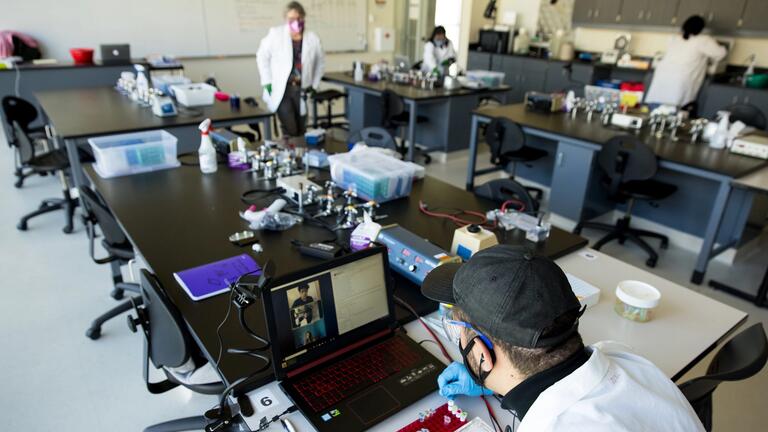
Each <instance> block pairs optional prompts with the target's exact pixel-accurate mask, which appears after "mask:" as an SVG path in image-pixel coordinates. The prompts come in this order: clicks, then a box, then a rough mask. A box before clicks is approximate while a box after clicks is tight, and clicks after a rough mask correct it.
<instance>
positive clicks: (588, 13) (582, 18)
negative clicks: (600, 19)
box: [573, 0, 597, 24]
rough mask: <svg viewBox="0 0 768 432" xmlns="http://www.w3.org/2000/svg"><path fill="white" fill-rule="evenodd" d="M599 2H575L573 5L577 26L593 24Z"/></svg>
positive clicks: (578, 0)
mask: <svg viewBox="0 0 768 432" xmlns="http://www.w3.org/2000/svg"><path fill="white" fill-rule="evenodd" d="M596 6H597V0H575V3H574V5H573V22H574V23H576V24H582V23H591V22H592V18H594V16H595V7H596Z"/></svg>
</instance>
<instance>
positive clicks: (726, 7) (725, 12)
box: [683, 0, 768, 34]
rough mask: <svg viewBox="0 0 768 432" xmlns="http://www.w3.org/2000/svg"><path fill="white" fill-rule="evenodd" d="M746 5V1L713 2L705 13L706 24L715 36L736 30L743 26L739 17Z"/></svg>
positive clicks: (757, 0)
mask: <svg viewBox="0 0 768 432" xmlns="http://www.w3.org/2000/svg"><path fill="white" fill-rule="evenodd" d="M750 2H751V3H754V2H758V3H766V2H768V1H766V0H750ZM746 4H747V0H727V1H724V0H713V1H712V2H711V3H710V5H709V10H708V12H707V16H706V18H707V20H708V22H707V24H708V25H709V26H711V27H712V30H713V31H714V32H715V34H718V33H727V32H729V31H735V30H738V28H739V26H740V25H742V24H743V22H742V19H741V16H742V13H743V12H744V6H746ZM683 19H685V18H683ZM763 19H765V16H763Z"/></svg>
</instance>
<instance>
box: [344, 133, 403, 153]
mask: <svg viewBox="0 0 768 432" xmlns="http://www.w3.org/2000/svg"><path fill="white" fill-rule="evenodd" d="M348 141H349V142H352V143H357V142H360V141H363V142H365V145H367V146H368V147H379V148H385V149H389V150H394V151H397V141H395V137H393V136H392V134H391V133H390V132H389V131H388V130H386V129H384V128H381V127H367V128H364V129H361V130H360V131H358V132H356V133H353V134H352V135H351V136H350V138H349V139H348Z"/></svg>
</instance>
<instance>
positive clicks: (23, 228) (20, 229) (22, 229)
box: [16, 222, 28, 231]
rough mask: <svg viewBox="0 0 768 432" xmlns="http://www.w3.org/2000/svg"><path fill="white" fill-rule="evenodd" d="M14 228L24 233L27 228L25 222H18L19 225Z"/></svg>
mask: <svg viewBox="0 0 768 432" xmlns="http://www.w3.org/2000/svg"><path fill="white" fill-rule="evenodd" d="M16 228H17V229H18V230H19V231H26V230H27V228H28V227H27V223H26V222H19V224H18V225H16Z"/></svg>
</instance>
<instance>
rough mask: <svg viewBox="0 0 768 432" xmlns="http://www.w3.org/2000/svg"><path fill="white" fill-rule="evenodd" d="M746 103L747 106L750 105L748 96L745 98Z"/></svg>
mask: <svg viewBox="0 0 768 432" xmlns="http://www.w3.org/2000/svg"><path fill="white" fill-rule="evenodd" d="M744 103H745V104H748V103H749V96H747V97H745V98H744Z"/></svg>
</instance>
